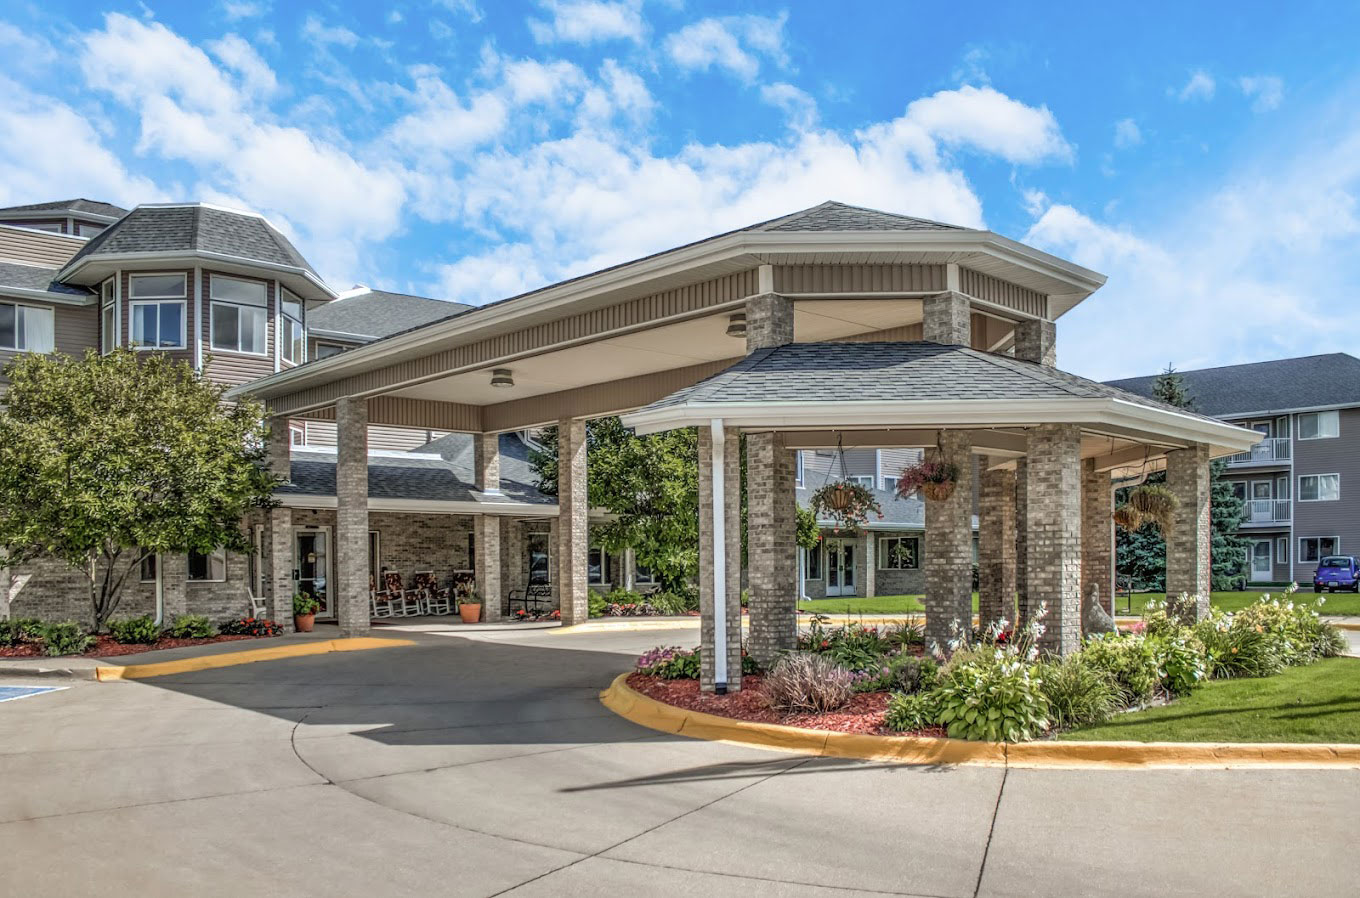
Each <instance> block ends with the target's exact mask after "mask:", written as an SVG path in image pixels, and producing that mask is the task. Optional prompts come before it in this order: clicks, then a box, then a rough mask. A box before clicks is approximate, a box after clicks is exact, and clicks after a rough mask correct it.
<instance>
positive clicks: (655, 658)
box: [637, 645, 699, 680]
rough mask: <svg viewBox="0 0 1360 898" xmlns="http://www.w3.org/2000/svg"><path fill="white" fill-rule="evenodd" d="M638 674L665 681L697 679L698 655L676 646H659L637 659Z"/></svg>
mask: <svg viewBox="0 0 1360 898" xmlns="http://www.w3.org/2000/svg"><path fill="white" fill-rule="evenodd" d="M637 670H638V673H644V674H648V675H650V676H653V677H661V678H662V679H666V680H697V679H699V653H698V651H689V650H687V649H682V648H680V647H679V646H678V645H676V646H664V645H659V646H657V647H656V648H654V649H652V650H650V651H648V652H645V653H644V654H643V655H642V656H641V657H640V658H638V659H637Z"/></svg>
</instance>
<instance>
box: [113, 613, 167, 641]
mask: <svg viewBox="0 0 1360 898" xmlns="http://www.w3.org/2000/svg"><path fill="white" fill-rule="evenodd" d="M109 633H110V635H112V636H113V639H114V641H115V642H121V643H124V644H140V645H151V644H152V643H154V642H155V641H156V640H158V639H160V638H161V628H160V626H159V625H158V624H157V623H156V619H155V618H153V617H152V616H151V615H149V614H143V615H142V616H141V617H128V618H123V619H122V620H111V621H109Z"/></svg>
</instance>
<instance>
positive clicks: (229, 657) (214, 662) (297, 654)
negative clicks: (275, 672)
mask: <svg viewBox="0 0 1360 898" xmlns="http://www.w3.org/2000/svg"><path fill="white" fill-rule="evenodd" d="M402 645H415V642H414V641H413V640H410V639H378V638H377V637H367V636H365V637H357V638H354V639H328V640H326V641H325V642H301V643H295V644H293V645H279V646H273V647H271V648H267V649H247V650H246V651H243V652H221V653H219V654H216V655H200V656H198V657H196V658H179V659H176V660H174V661H156V662H153V663H151V664H128V665H125V666H123V667H97V668H95V679H97V680H99V681H100V682H107V681H109V680H144V679H147V678H148V677H164V676H169V675H170V674H181V673H194V672H195V671H200V670H214V669H216V668H219V667H235V666H237V665H238V664H254V663H255V662H257V661H281V660H283V659H285V658H303V657H306V656H307V655H325V654H328V653H330V652H362V651H366V650H368V649H386V648H395V647H397V646H402Z"/></svg>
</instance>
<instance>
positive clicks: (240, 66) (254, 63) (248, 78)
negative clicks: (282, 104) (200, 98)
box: [208, 34, 278, 96]
mask: <svg viewBox="0 0 1360 898" xmlns="http://www.w3.org/2000/svg"><path fill="white" fill-rule="evenodd" d="M208 50H209V51H211V53H212V54H213V55H214V56H216V57H217V59H218V61H219V62H221V63H222V64H223V65H224V66H226V67H227V68H229V69H231V70H232V71H234V72H236V74H238V75H240V76H241V81H242V86H243V87H244V88H245V90H246V92H247V93H250V94H252V95H255V96H268V95H269V94H272V93H273V92H274V91H275V90H276V89H278V80H277V79H276V78H275V77H274V70H273V69H271V68H270V67H269V64H268V63H267V62H265V61H264V59H263V58H261V57H260V54H259V53H257V52H256V51H255V48H254V47H252V46H251V45H250V44H249V42H247V41H246V40H245V39H244V38H242V37H241V36H240V35H236V34H228V35H227V36H226V37H224V38H222V39H221V40H216V41H209V42H208Z"/></svg>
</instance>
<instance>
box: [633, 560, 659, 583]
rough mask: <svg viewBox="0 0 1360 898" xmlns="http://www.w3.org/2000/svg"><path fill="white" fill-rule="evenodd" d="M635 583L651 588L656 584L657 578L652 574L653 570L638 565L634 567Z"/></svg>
mask: <svg viewBox="0 0 1360 898" xmlns="http://www.w3.org/2000/svg"><path fill="white" fill-rule="evenodd" d="M633 582H634V583H641V584H643V585H644V586H650V585H652V584H653V583H655V582H656V576H655V575H654V574H653V573H652V569H651V568H647V567H643V566H642V565H640V564H636V565H634V566H633Z"/></svg>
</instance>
